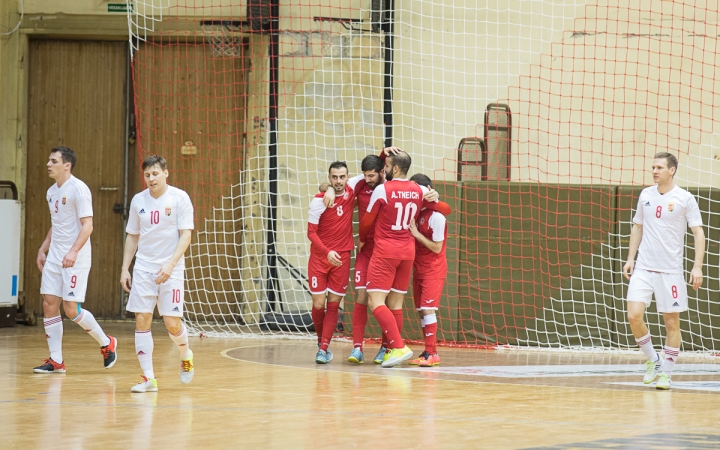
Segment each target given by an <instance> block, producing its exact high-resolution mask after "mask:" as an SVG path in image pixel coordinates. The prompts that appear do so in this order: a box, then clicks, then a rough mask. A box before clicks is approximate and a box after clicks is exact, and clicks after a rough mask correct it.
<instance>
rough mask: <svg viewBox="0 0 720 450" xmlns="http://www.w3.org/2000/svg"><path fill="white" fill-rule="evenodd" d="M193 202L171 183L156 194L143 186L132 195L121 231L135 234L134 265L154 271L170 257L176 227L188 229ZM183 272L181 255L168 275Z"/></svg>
mask: <svg viewBox="0 0 720 450" xmlns="http://www.w3.org/2000/svg"><path fill="white" fill-rule="evenodd" d="M193 228H194V221H193V205H192V202H191V201H190V197H189V196H188V195H187V193H186V192H185V191H183V190H181V189H178V188H176V187H174V186H168V189H167V191H165V193H164V194H163V195H161V196H160V197H158V198H154V197H153V196H152V195H150V190H149V189H145V190H144V191H142V192H140V193H139V194H137V195H135V197H133V199H132V202H131V203H130V217H129V218H128V224H127V227H126V229H125V231H127V232H128V234H139V235H140V239H139V241H138V251H137V254H136V257H135V268H136V269H138V270H143V271H146V272H151V273H157V272H158V271H159V270H160V268H162V266H163V264H165V263H167V262H168V261H170V259H171V258H172V255H173V253H175V249H176V248H177V243H178V241H179V240H180V234H179V231H180V230H192V229H193ZM184 275H185V257H184V256H183V257H182V258H180V260H179V261H178V262H177V264H176V265H175V268H174V269H173V272H172V275H171V276H170V278H175V279H183V278H184Z"/></svg>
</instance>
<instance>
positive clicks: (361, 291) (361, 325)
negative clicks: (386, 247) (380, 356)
mask: <svg viewBox="0 0 720 450" xmlns="http://www.w3.org/2000/svg"><path fill="white" fill-rule="evenodd" d="M369 262H370V259H369V258H368V257H367V255H365V254H364V253H363V252H359V253H358V254H357V256H356V257H355V276H354V277H353V281H354V284H355V307H354V308H353V316H352V324H353V350H352V352H351V353H350V356H348V362H351V363H356V364H362V363H363V362H364V361H365V355H364V354H363V342H364V340H365V327H366V326H367V319H368V313H367V308H368V306H367V302H368V297H367V291H366V289H365V286H366V284H367V268H368V263H369Z"/></svg>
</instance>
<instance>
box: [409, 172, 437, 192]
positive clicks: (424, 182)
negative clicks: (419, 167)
mask: <svg viewBox="0 0 720 450" xmlns="http://www.w3.org/2000/svg"><path fill="white" fill-rule="evenodd" d="M410 181H414V182H415V183H417V184H419V185H420V186H425V187H426V188H428V189H432V188H433V184H432V180H431V179H430V177H429V176H427V175H425V174H424V173H416V174H415V175H413V176H411V177H410Z"/></svg>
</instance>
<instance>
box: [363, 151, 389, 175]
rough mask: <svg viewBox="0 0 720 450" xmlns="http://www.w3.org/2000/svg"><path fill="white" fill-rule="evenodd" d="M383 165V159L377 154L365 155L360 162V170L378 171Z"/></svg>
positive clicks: (380, 170)
mask: <svg viewBox="0 0 720 450" xmlns="http://www.w3.org/2000/svg"><path fill="white" fill-rule="evenodd" d="M384 167H385V164H384V163H383V160H382V159H380V157H379V156H377V155H367V156H366V157H364V158H363V160H362V162H361V163H360V170H362V171H363V172H367V171H368V170H374V171H375V172H377V173H380V172H382V170H383V168H384Z"/></svg>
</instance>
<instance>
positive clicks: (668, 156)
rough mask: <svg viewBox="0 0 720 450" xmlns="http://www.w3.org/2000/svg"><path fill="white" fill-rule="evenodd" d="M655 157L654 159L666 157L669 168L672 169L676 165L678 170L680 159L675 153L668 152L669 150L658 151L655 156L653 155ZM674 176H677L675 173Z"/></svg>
mask: <svg viewBox="0 0 720 450" xmlns="http://www.w3.org/2000/svg"><path fill="white" fill-rule="evenodd" d="M653 158H654V159H664V160H665V161H667V167H668V169H671V168H673V167H674V168H675V171H677V167H678V160H677V158H676V157H675V155H673V154H672V153H668V152H660V153H656V154H655V156H653ZM673 176H675V175H673Z"/></svg>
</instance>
